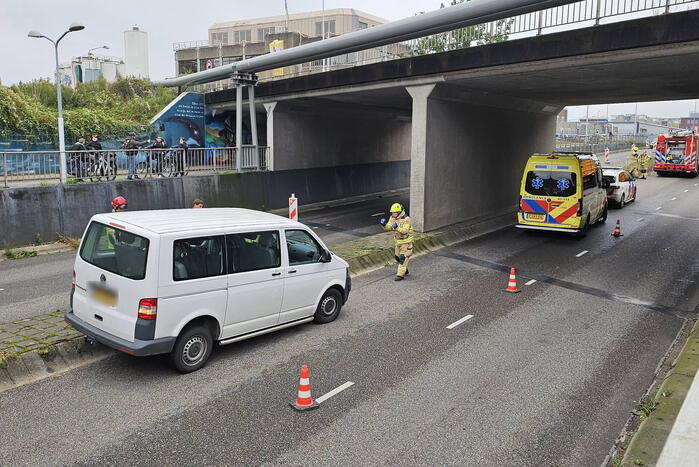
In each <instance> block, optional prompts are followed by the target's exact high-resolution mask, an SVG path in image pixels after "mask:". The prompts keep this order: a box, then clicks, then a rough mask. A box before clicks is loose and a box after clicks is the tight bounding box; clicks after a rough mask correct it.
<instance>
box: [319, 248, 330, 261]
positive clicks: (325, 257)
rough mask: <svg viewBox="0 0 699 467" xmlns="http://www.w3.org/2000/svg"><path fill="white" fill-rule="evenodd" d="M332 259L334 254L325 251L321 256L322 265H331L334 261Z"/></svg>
mask: <svg viewBox="0 0 699 467" xmlns="http://www.w3.org/2000/svg"><path fill="white" fill-rule="evenodd" d="M332 259H333V257H332V254H330V252H329V251H328V250H323V253H321V254H320V262H321V263H329V262H330V261H332Z"/></svg>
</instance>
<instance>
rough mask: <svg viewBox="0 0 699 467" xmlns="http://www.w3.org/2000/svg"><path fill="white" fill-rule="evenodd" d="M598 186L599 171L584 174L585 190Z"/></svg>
mask: <svg viewBox="0 0 699 467" xmlns="http://www.w3.org/2000/svg"><path fill="white" fill-rule="evenodd" d="M596 186H597V173H591V174H590V175H584V176H583V190H589V189H590V188H595V187H596Z"/></svg>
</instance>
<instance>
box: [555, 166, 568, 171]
mask: <svg viewBox="0 0 699 467" xmlns="http://www.w3.org/2000/svg"><path fill="white" fill-rule="evenodd" d="M556 168H557V169H565V170H570V166H568V165H557V166H556Z"/></svg>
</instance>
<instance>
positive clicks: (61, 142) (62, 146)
mask: <svg viewBox="0 0 699 467" xmlns="http://www.w3.org/2000/svg"><path fill="white" fill-rule="evenodd" d="M83 29H85V26H83V25H82V24H80V23H72V24H71V25H70V26H69V27H68V30H67V31H66V32H64V33H63V34H61V37H59V38H58V39H57V40H55V41H54V40H53V39H51V38H50V37H47V36H44V35H43V34H41V33H40V32H39V31H36V30H34V29H32V30H31V31H29V33H28V34H27V36H29V37H33V38H36V39H41V38H44V39H46V40H48V41H50V42H51V43H52V44H53V48H54V51H55V54H56V100H57V101H58V149H59V151H60V166H61V167H60V170H61V183H66V181H67V180H68V174H67V172H68V171H67V170H66V141H65V135H64V134H63V133H64V131H63V96H62V95H61V80H60V77H59V76H58V43H59V42H61V39H63V38H64V37H65V36H66V34H68V33H69V32H75V31H82V30H83Z"/></svg>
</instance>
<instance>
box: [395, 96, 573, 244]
mask: <svg viewBox="0 0 699 467" xmlns="http://www.w3.org/2000/svg"><path fill="white" fill-rule="evenodd" d="M407 91H408V93H409V94H410V95H411V97H412V100H413V103H412V108H413V114H412V134H411V139H412V141H411V175H410V217H411V219H412V220H413V224H414V227H415V229H416V230H418V231H421V232H425V231H430V230H434V229H438V228H440V227H444V226H447V225H450V224H455V223H458V222H463V221H469V220H476V219H479V218H486V217H489V216H493V215H496V214H502V213H506V212H512V216H513V219H514V213H515V209H516V206H517V200H518V194H519V186H520V179H521V175H522V170H523V168H524V164H525V162H526V160H527V158H528V157H529V156H530V155H531V154H532V153H535V152H549V151H552V150H553V149H554V146H555V133H556V115H557V114H558V112H559V110H560V109H559V108H558V107H551V106H546V105H544V104H540V103H533V102H522V101H519V100H517V101H516V100H514V99H509V98H502V97H501V98H495V97H493V96H485V97H483V96H480V97H479V96H477V95H475V94H474V93H471V92H469V91H468V90H464V89H463V88H461V89H459V88H456V87H450V86H449V85H448V84H444V83H438V84H426V85H420V86H415V87H408V88H407ZM515 101H516V102H515ZM486 103H487V104H488V105H485V104H486Z"/></svg>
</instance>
